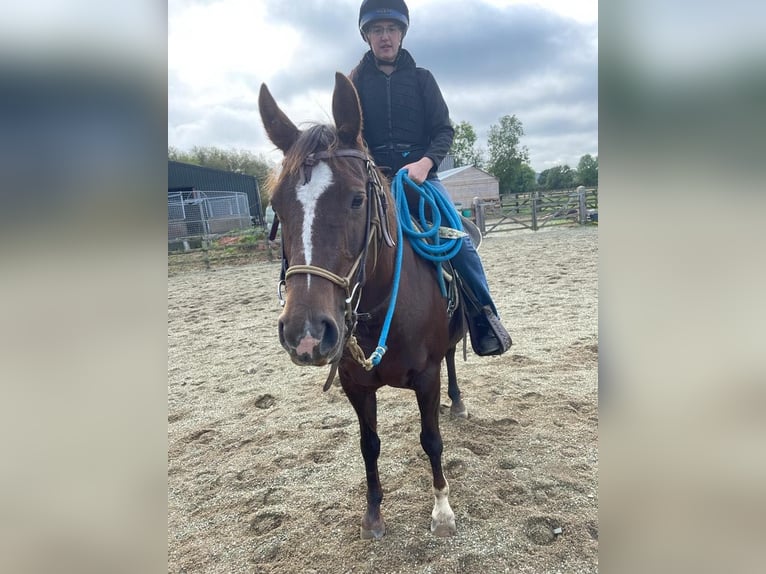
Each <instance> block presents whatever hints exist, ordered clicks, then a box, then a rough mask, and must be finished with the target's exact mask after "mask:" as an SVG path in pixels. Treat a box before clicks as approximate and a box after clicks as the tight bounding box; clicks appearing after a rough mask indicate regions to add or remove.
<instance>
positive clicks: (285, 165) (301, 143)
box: [279, 124, 338, 181]
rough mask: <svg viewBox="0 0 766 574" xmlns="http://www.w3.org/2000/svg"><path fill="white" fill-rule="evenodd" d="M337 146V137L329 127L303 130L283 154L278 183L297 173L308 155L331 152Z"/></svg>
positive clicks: (314, 127) (323, 125) (318, 126)
mask: <svg viewBox="0 0 766 574" xmlns="http://www.w3.org/2000/svg"><path fill="white" fill-rule="evenodd" d="M337 146H338V136H337V134H336V132H335V129H334V128H333V127H331V126H328V125H325V124H315V125H313V126H311V127H310V128H308V129H306V130H304V131H303V132H301V135H300V137H299V138H298V141H296V142H295V144H294V145H293V146H292V147H291V148H290V150H289V151H288V152H287V154H285V159H284V161H283V162H282V172H281V173H280V176H279V179H280V181H282V180H284V179H285V178H288V177H291V176H292V174H295V173H297V172H298V171H299V170H300V168H301V166H302V165H303V162H304V161H305V159H306V156H308V155H309V154H312V153H315V152H318V151H325V150H330V151H331V150H333V149H336V148H337Z"/></svg>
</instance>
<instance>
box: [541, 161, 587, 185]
mask: <svg viewBox="0 0 766 574" xmlns="http://www.w3.org/2000/svg"><path fill="white" fill-rule="evenodd" d="M576 175H577V173H576V172H575V171H574V170H573V169H572V168H571V167H569V166H568V165H556V166H554V167H552V168H550V169H546V170H545V171H543V172H542V173H541V174H540V180H539V181H538V183H539V185H540V188H541V189H570V188H573V187H575V176H576Z"/></svg>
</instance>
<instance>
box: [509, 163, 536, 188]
mask: <svg viewBox="0 0 766 574" xmlns="http://www.w3.org/2000/svg"><path fill="white" fill-rule="evenodd" d="M535 189H537V180H536V174H535V170H534V169H532V168H531V167H530V166H529V165H527V164H526V163H522V164H521V166H519V169H518V170H517V171H516V177H515V180H514V182H513V191H514V193H529V192H530V191H534V190H535Z"/></svg>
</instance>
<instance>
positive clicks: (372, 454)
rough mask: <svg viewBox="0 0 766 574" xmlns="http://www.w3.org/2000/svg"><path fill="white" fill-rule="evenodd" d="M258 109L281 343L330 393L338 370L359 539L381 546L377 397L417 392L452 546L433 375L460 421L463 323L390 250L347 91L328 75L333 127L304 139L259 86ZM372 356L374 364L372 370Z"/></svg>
mask: <svg viewBox="0 0 766 574" xmlns="http://www.w3.org/2000/svg"><path fill="white" fill-rule="evenodd" d="M259 108H260V112H261V118H262V120H263V124H264V126H265V128H266V132H267V134H268V136H269V138H270V139H271V141H272V142H273V143H274V144H275V145H276V146H277V147H278V148H279V149H280V150H282V152H284V161H283V163H282V170H281V173H280V175H279V177H278V178H277V179H276V181H275V182H274V186H273V189H272V196H271V203H272V206H273V208H274V211H275V213H276V216H277V217H278V218H279V221H280V222H281V225H282V250H283V280H282V281H281V282H280V288H279V290H280V299H281V300H282V303H283V305H284V310H283V312H282V314H281V316H280V318H279V340H280V342H281V343H282V346H283V347H284V348H285V349H286V350H287V352H288V353H289V355H290V358H291V359H292V361H293V362H294V363H295V364H297V365H314V366H318V365H328V364H330V365H333V371H332V372H331V375H330V378H329V379H328V384H326V385H325V389H326V388H327V386H328V385H329V383H330V382H331V381H332V377H333V376H334V372H335V367H337V368H338V370H339V374H340V384H341V386H342V387H343V390H344V391H345V393H346V396H347V397H348V400H349V401H350V402H351V404H352V405H353V407H354V410H355V411H356V414H357V416H358V418H359V427H360V431H361V441H360V442H361V450H362V456H363V458H364V464H365V469H366V475H367V511H366V512H365V514H364V517H363V518H362V526H361V534H362V538H376V539H377V538H381V537H382V536H383V535H384V534H385V523H384V521H383V517H382V516H381V513H380V505H381V501H382V500H383V491H382V489H381V485H380V478H379V476H378V455H379V454H380V439H379V438H378V435H377V403H376V395H375V392H376V391H377V389H379V388H380V387H382V386H383V385H390V386H392V387H399V388H407V389H412V390H414V391H415V395H416V397H417V401H418V407H419V409H420V420H421V433H420V443H421V445H422V446H423V450H424V451H425V452H426V454H427V455H428V457H429V459H430V462H431V470H432V472H433V492H434V497H435V503H434V509H433V512H432V514H431V519H432V520H431V531H432V532H433V533H434V534H436V535H438V536H450V535H452V534H454V533H455V532H456V528H455V515H454V513H453V512H452V509H451V508H450V504H449V500H448V494H449V485H448V484H447V480H446V478H445V477H444V472H443V470H442V461H441V455H442V438H441V433H440V432H439V403H440V372H441V361H442V359H445V358H446V362H447V371H448V381H449V389H448V393H449V397H450V399H451V400H452V406H451V409H452V412H453V413H454V414H456V415H460V416H466V410H465V406H464V405H463V402H462V400H461V398H460V389H459V388H458V386H457V380H456V376H455V349H456V345H457V343H458V342H459V341H460V340H461V339H462V338H463V337H464V334H465V322H464V319H463V314H462V312H454V313H452V314H451V315H450V314H449V313H448V301H447V299H446V298H444V297H443V296H442V294H441V291H440V289H439V287H438V284H437V281H436V276H435V273H436V270H435V266H434V264H433V263H432V262H429V261H426V260H425V259H423V258H422V257H420V256H418V255H417V254H416V253H415V252H414V251H413V249H412V247H411V245H410V243H409V241H404V240H402V239H401V238H400V239H398V241H395V240H394V239H393V238H396V237H397V231H398V229H397V225H398V223H397V216H396V213H395V209H394V201H393V198H392V196H391V192H390V190H389V188H388V184H387V182H386V180H385V178H384V177H382V176H381V174H380V172H379V171H378V169H377V168H376V167H375V166H374V164H373V162H372V160H371V158H370V156H369V155H368V153H367V151H366V148H365V145H364V143H363V140H362V136H361V128H362V119H361V118H362V114H361V110H360V106H359V99H358V96H357V94H356V90H355V89H354V86H353V84H352V83H351V82H350V80H349V79H348V78H347V77H346V76H344V75H343V74H340V73H337V74H336V75H335V91H334V93H333V101H332V110H333V118H334V121H335V126H334V127H332V126H327V125H314V126H312V127H310V128H308V129H306V130H305V131H301V130H299V129H298V128H297V127H296V126H295V125H294V124H293V123H292V121H290V119H288V117H287V116H286V115H285V114H284V112H282V110H280V109H279V107H278V106H277V104H276V102H275V101H274V98H273V97H272V96H271V93H270V92H269V90H268V88H267V87H266V85H265V84H264V85H262V86H261V91H260V97H259ZM395 243H398V245H395ZM398 248H401V254H400V257H401V259H400V261H401V271H400V273H399V274H398V275H399V279H398V296H397V289H395V288H394V285H395V281H396V275H397V273H396V257H397V249H398ZM283 295H284V298H282V297H283ZM394 299H395V307H393V315H392V316H391V318H390V326H389V330H388V337H387V350H382V349H381V348H380V347H378V343H379V337H380V335H381V332H382V330H383V329H384V325H385V324H386V318H385V317H386V316H387V310H388V309H389V306H390V305H391V302H392V300H394ZM376 347H378V348H377V355H378V356H377V359H374V360H372V357H374V356H375V355H376V352H375V351H376ZM381 351H382V352H384V353H385V355H383V356H382V357H381V356H380V355H381ZM366 356H370V358H368V359H365V357H366ZM378 361H379V364H377V365H376V364H375V363H376V362H378Z"/></svg>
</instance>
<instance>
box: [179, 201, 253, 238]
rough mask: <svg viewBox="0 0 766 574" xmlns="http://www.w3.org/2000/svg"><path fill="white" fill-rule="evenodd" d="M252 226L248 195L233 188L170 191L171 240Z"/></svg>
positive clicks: (210, 234)
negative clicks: (227, 189)
mask: <svg viewBox="0 0 766 574" xmlns="http://www.w3.org/2000/svg"><path fill="white" fill-rule="evenodd" d="M250 227H252V218H251V217H250V209H249V206H248V200H247V194H245V193H241V192H234V191H179V192H174V193H168V241H173V240H180V239H187V238H191V237H200V238H209V237H211V236H213V235H216V234H220V233H226V232H227V231H231V230H232V229H247V228H250Z"/></svg>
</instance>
